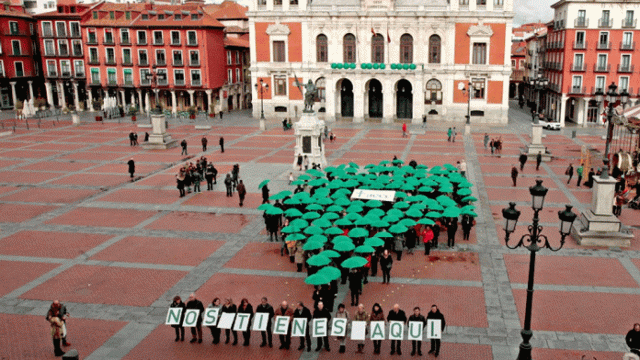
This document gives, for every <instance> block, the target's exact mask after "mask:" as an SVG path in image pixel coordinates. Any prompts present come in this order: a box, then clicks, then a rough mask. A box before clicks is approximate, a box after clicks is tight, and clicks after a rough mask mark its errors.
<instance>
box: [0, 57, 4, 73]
mask: <svg viewBox="0 0 640 360" xmlns="http://www.w3.org/2000/svg"><path fill="white" fill-rule="evenodd" d="M0 76H5V72H4V61H2V60H0Z"/></svg>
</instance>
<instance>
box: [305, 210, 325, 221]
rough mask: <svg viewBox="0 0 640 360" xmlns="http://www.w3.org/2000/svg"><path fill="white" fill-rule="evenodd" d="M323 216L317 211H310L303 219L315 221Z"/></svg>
mask: <svg viewBox="0 0 640 360" xmlns="http://www.w3.org/2000/svg"><path fill="white" fill-rule="evenodd" d="M320 216H321V215H320V214H318V213H317V212H315V211H310V212H307V213H305V214H304V215H302V218H303V219H305V220H313V219H317V218H319V217H320Z"/></svg>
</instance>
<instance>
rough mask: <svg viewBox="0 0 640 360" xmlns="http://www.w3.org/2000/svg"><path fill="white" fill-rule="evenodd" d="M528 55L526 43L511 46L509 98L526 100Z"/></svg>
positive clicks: (518, 42) (520, 42)
mask: <svg viewBox="0 0 640 360" xmlns="http://www.w3.org/2000/svg"><path fill="white" fill-rule="evenodd" d="M526 53H527V43H526V42H524V41H517V42H514V43H512V44H511V79H510V84H509V97H510V98H512V99H520V98H521V97H522V98H524V87H525V86H524V74H525V54H526Z"/></svg>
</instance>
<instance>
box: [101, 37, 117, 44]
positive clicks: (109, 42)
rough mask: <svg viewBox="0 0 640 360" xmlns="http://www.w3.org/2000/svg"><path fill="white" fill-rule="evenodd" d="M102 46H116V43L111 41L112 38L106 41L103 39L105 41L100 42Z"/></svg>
mask: <svg viewBox="0 0 640 360" xmlns="http://www.w3.org/2000/svg"><path fill="white" fill-rule="evenodd" d="M102 44H103V45H115V44H116V42H115V41H114V40H113V38H111V39H107V38H105V39H104V40H103V41H102Z"/></svg>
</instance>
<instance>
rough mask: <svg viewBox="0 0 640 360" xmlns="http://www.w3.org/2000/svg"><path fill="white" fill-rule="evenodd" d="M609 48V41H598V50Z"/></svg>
mask: <svg viewBox="0 0 640 360" xmlns="http://www.w3.org/2000/svg"><path fill="white" fill-rule="evenodd" d="M609 49H611V42H610V41H609V42H599V43H598V50H609Z"/></svg>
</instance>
